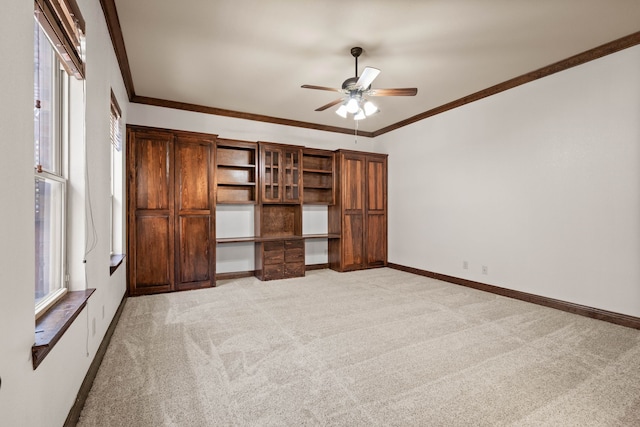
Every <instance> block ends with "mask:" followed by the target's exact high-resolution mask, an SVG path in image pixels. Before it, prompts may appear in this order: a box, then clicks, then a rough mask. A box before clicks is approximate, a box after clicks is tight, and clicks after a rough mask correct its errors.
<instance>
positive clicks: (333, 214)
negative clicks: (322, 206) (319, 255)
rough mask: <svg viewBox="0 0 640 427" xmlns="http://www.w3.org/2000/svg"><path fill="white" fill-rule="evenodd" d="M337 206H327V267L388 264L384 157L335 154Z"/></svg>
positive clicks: (364, 154)
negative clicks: (328, 236) (332, 237)
mask: <svg viewBox="0 0 640 427" xmlns="http://www.w3.org/2000/svg"><path fill="white" fill-rule="evenodd" d="M336 175H337V181H338V185H337V192H336V203H335V204H334V205H332V206H329V234H331V233H338V234H340V239H334V240H329V267H330V268H332V269H334V270H337V271H351V270H359V269H363V268H372V267H383V266H386V265H387V155H386V154H372V153H363V152H358V151H347V150H338V151H337V152H336Z"/></svg>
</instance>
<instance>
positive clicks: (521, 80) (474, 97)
mask: <svg viewBox="0 0 640 427" xmlns="http://www.w3.org/2000/svg"><path fill="white" fill-rule="evenodd" d="M637 44H640V31H638V32H636V33H633V34H630V35H628V36H626V37H622V38H619V39H617V40H614V41H612V42H609V43H605V44H603V45H601V46H598V47H595V48H593V49H589V50H587V51H585V52H582V53H579V54H577V55H573V56H571V57H569V58H567V59H563V60H562V61H558V62H555V63H553V64H551V65H547V66H546V67H542V68H539V69H537V70H535V71H531V72H529V73H526V74H523V75H521V76H518V77H515V78H513V79H510V80H507V81H505V82H502V83H498V84H497V85H494V86H491V87H489V88H487V89H483V90H481V91H478V92H475V93H472V94H471V95H467V96H464V97H462V98H460V99H456V100H455V101H452V102H449V103H447V104H444V105H441V106H439V107H436V108H432V109H431V110H428V111H425V112H424V113H420V114H417V115H415V116H413V117H409V118H408V119H405V120H402V121H400V122H398V123H394V124H392V125H390V126H387V127H384V128H382V129H378V130H377V131H375V132H373V135H372V137H373V138H375V137H376V136H380V135H383V134H385V133H387V132H391V131H392V130H396V129H399V128H401V127H404V126H407V125H410V124H412V123H415V122H418V121H420V120H424V119H426V118H428V117H432V116H435V115H436V114H440V113H444V112H445V111H449V110H453V109H454V108H458V107H461V106H463V105H465V104H469V103H471V102H474V101H478V100H480V99H482V98H486V97H488V96H491V95H496V94H498V93H500V92H504V91H506V90H509V89H513V88H514V87H517V86H520V85H523V84H525V83H530V82H532V81H534V80H538V79H541V78H543V77H547V76H549V75H551V74H555V73H558V72H560V71H564V70H567V69H569V68H572V67H576V66H578V65H582V64H584V63H586V62H589V61H593V60H595V59H598V58H602V57H603V56H607V55H610V54H612V53H616V52H618V51H621V50H624V49H627V48H630V47H632V46H635V45H637Z"/></svg>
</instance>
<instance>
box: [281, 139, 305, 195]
mask: <svg viewBox="0 0 640 427" xmlns="http://www.w3.org/2000/svg"><path fill="white" fill-rule="evenodd" d="M282 154H283V156H284V159H283V161H284V162H283V163H284V165H283V166H284V168H283V170H282V174H283V175H282V181H283V184H284V192H283V193H282V201H283V202H284V203H298V202H300V189H301V187H300V182H301V179H300V178H301V174H300V150H283V153H282Z"/></svg>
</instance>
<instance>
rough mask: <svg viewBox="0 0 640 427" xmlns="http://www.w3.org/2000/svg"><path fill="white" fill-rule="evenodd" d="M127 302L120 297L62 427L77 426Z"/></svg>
mask: <svg viewBox="0 0 640 427" xmlns="http://www.w3.org/2000/svg"><path fill="white" fill-rule="evenodd" d="M126 300H127V297H126V294H125V296H123V297H122V301H120V305H119V306H118V309H117V310H116V314H115V315H114V316H113V319H111V323H110V324H109V328H108V329H107V332H106V333H105V334H104V338H102V342H101V343H100V347H98V351H97V352H96V355H95V357H94V358H93V362H91V366H89V370H88V371H87V374H86V375H85V377H84V381H82V385H81V386H80V390H79V391H78V395H77V396H76V400H75V402H73V406H72V407H71V409H70V410H69V414H68V415H67V419H66V421H65V422H64V427H73V426H75V425H77V424H78V420H79V419H80V413H81V412H82V408H83V407H84V403H85V402H86V400H87V397H88V396H89V391H90V390H91V387H92V386H93V381H94V380H95V378H96V375H97V374H98V369H99V368H100V365H101V364H102V359H104V355H105V353H106V352H107V348H108V347H109V343H110V342H111V337H112V336H113V332H114V331H115V330H116V325H117V324H118V321H119V320H120V315H122V310H123V309H124V305H125V302H126Z"/></svg>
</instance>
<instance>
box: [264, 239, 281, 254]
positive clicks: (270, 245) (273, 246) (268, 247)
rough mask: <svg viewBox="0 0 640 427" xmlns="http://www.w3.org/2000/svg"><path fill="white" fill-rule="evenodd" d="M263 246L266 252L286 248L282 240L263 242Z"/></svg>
mask: <svg viewBox="0 0 640 427" xmlns="http://www.w3.org/2000/svg"><path fill="white" fill-rule="evenodd" d="M262 247H263V248H264V251H265V252H270V251H281V250H283V249H284V242H283V241H282V240H274V241H273V242H263V243H262Z"/></svg>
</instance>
